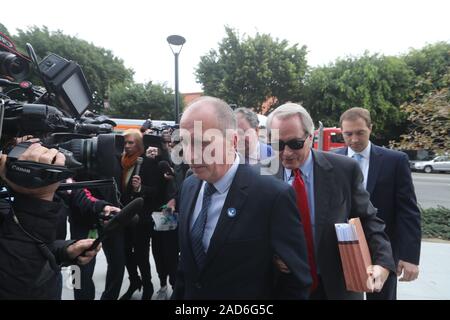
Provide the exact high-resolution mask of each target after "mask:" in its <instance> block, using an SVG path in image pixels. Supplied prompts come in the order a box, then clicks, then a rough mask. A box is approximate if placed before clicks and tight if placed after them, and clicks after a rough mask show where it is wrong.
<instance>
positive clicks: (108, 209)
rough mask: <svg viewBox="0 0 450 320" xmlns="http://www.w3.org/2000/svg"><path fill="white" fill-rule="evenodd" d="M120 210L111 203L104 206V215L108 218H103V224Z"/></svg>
mask: <svg viewBox="0 0 450 320" xmlns="http://www.w3.org/2000/svg"><path fill="white" fill-rule="evenodd" d="M119 212H120V208H117V207H114V206H110V205H106V206H104V207H103V210H102V216H103V217H105V218H106V219H101V221H102V224H103V225H106V224H107V223H108V222H109V219H108V218H107V217H109V216H114V215H115V214H117V213H119Z"/></svg>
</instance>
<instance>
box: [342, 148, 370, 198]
mask: <svg viewBox="0 0 450 320" xmlns="http://www.w3.org/2000/svg"><path fill="white" fill-rule="evenodd" d="M370 148H371V143H370V141H369V144H368V145H367V147H366V148H365V149H364V150H363V151H361V152H355V151H354V150H353V149H352V148H350V147H348V152H347V156H348V157H350V158H353V155H354V154H355V153H359V154H360V155H361V160H360V161H361V162H360V167H361V171H362V173H363V175H364V188H365V189H367V177H368V176H369V165H370Z"/></svg>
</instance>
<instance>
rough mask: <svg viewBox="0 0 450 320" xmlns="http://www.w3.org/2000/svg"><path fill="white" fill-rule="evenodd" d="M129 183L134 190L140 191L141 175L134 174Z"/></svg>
mask: <svg viewBox="0 0 450 320" xmlns="http://www.w3.org/2000/svg"><path fill="white" fill-rule="evenodd" d="M131 185H132V186H133V191H134V192H139V191H141V177H139V176H138V175H135V176H133V177H132V178H131Z"/></svg>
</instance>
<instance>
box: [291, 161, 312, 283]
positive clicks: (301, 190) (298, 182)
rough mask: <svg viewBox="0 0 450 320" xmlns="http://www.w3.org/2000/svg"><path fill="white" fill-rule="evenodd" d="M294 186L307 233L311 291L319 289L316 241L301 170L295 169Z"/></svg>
mask: <svg viewBox="0 0 450 320" xmlns="http://www.w3.org/2000/svg"><path fill="white" fill-rule="evenodd" d="M292 186H293V187H294V189H295V192H296V194H297V208H298V209H299V211H300V217H301V219H302V224H303V230H304V232H305V238H306V247H307V251H308V263H309V268H310V271H311V278H312V280H313V283H312V286H311V291H314V290H315V289H316V288H317V285H318V283H319V280H318V277H317V266H316V261H315V257H314V240H313V232H312V225H311V215H310V212H309V206H308V195H307V193H306V186H305V182H304V181H303V178H302V175H301V171H300V169H298V168H297V169H294V182H293V183H292Z"/></svg>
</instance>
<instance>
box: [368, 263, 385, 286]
mask: <svg viewBox="0 0 450 320" xmlns="http://www.w3.org/2000/svg"><path fill="white" fill-rule="evenodd" d="M367 274H368V275H369V277H368V278H367V287H368V288H369V289H370V290H371V291H372V292H380V291H381V289H382V288H383V285H384V282H385V281H386V279H387V278H388V276H389V270H388V269H386V268H384V267H382V266H379V265H371V266H369V267H367Z"/></svg>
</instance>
